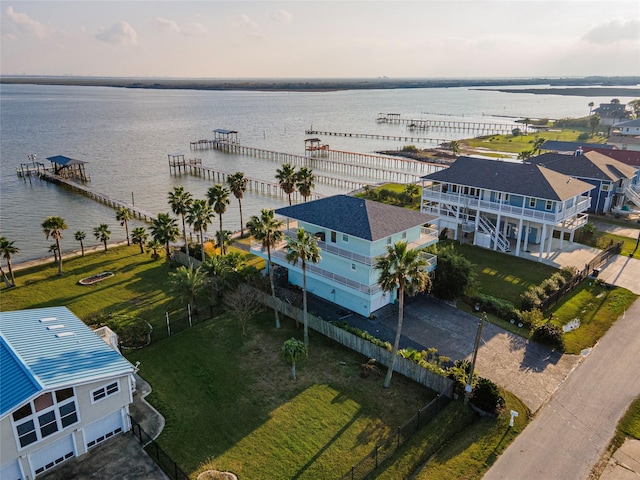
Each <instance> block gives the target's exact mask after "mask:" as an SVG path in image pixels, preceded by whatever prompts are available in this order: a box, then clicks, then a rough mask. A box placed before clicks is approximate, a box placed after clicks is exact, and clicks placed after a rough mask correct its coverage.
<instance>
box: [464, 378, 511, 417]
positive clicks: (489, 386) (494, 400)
mask: <svg viewBox="0 0 640 480" xmlns="http://www.w3.org/2000/svg"><path fill="white" fill-rule="evenodd" d="M471 401H472V402H473V404H474V405H475V406H477V407H478V408H480V409H482V410H484V411H485V412H489V413H500V412H501V411H502V410H504V406H505V401H504V397H503V396H502V395H500V390H499V389H498V386H497V385H496V384H495V383H493V382H492V381H491V380H489V379H488V378H483V377H480V378H479V379H478V383H477V385H476V386H475V387H474V389H473V392H472V394H471Z"/></svg>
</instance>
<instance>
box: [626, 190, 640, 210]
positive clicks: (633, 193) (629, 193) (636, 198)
mask: <svg viewBox="0 0 640 480" xmlns="http://www.w3.org/2000/svg"><path fill="white" fill-rule="evenodd" d="M624 195H625V197H627V200H629V201H630V202H631V203H633V204H634V205H635V206H636V207H640V188H638V187H635V188H634V187H632V186H631V185H630V186H628V187H627V188H626V189H625V191H624Z"/></svg>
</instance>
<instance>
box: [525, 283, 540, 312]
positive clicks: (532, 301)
mask: <svg viewBox="0 0 640 480" xmlns="http://www.w3.org/2000/svg"><path fill="white" fill-rule="evenodd" d="M543 299H544V290H543V289H542V288H540V287H539V286H537V285H531V286H530V287H529V288H527V290H526V291H525V292H524V293H523V294H522V295H520V308H521V309H522V310H523V311H528V310H532V309H534V308H540V307H541V306H542V301H543Z"/></svg>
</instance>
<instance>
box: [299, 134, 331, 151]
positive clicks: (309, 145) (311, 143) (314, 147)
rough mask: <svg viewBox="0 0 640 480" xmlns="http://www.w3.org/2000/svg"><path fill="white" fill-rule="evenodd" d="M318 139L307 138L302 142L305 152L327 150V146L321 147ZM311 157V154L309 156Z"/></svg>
mask: <svg viewBox="0 0 640 480" xmlns="http://www.w3.org/2000/svg"><path fill="white" fill-rule="evenodd" d="M320 141H321V140H320V139H319V138H307V139H305V141H304V149H305V151H307V152H317V151H319V150H329V145H326V144H325V145H322V144H321V143H320ZM311 155H313V154H311Z"/></svg>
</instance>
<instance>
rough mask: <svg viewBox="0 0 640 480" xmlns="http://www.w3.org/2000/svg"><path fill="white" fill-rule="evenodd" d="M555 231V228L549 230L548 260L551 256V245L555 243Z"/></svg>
mask: <svg viewBox="0 0 640 480" xmlns="http://www.w3.org/2000/svg"><path fill="white" fill-rule="evenodd" d="M553 230H554V228H553V227H551V229H550V230H549V242H548V243H547V258H548V257H549V256H551V244H552V243H553Z"/></svg>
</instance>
